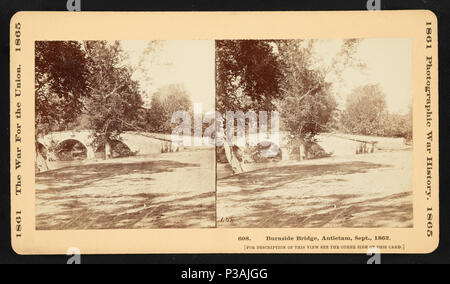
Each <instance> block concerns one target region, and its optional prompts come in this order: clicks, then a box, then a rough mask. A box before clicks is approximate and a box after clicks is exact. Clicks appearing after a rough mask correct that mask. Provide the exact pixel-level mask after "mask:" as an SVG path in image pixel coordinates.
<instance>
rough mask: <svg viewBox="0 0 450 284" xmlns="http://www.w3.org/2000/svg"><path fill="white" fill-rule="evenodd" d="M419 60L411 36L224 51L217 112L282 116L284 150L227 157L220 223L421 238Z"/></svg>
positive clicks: (247, 45) (238, 45)
mask: <svg viewBox="0 0 450 284" xmlns="http://www.w3.org/2000/svg"><path fill="white" fill-rule="evenodd" d="M411 56H412V45H411V40H410V39H401V38H398V39H344V40H229V41H227V40H224V41H217V42H216V65H217V73H216V80H217V82H216V88H217V106H218V110H219V111H221V112H225V111H229V110H232V111H239V110H242V111H244V112H247V111H255V112H258V111H272V112H276V113H279V123H278V124H279V127H277V129H272V130H271V132H272V135H273V134H274V133H275V134H276V135H277V141H272V140H271V137H270V135H266V136H265V137H266V138H263V139H261V136H260V137H259V139H260V140H259V144H256V145H249V143H246V144H242V145H240V146H239V147H238V146H236V145H235V146H233V147H231V146H229V145H224V146H223V147H220V148H218V167H217V168H218V181H217V212H218V219H217V220H218V225H219V226H220V227H237V228H322V227H323V228H327V227H331V228H334V227H335V228H351V227H359V228H376V227H381V228H382V227H392V228H411V227H412V226H413V187H412V181H413V177H412V170H413V148H412V144H413V143H412V138H413V127H412V117H413V114H412V84H411V78H412V62H411ZM255 121H256V119H255ZM251 123H252V122H251V121H250V120H246V126H247V128H249V127H250V126H249V125H250V124H251ZM259 123H260V124H261V121H259ZM260 124H259V125H260ZM278 124H277V126H278ZM247 133H249V131H248V129H247ZM234 134H236V133H234ZM264 139H266V140H264ZM247 142H248V140H247ZM227 147H229V148H230V149H229V150H228V151H227V149H224V148H227ZM268 148H272V149H273V151H274V153H275V155H273V156H271V157H264V156H263V155H261V151H262V150H263V149H268Z"/></svg>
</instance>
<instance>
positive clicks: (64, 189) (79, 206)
mask: <svg viewBox="0 0 450 284" xmlns="http://www.w3.org/2000/svg"><path fill="white" fill-rule="evenodd" d="M215 214H216V208H215V153H214V150H213V149H201V150H192V151H186V152H179V153H168V154H161V155H154V156H142V157H131V158H123V159H113V160H108V161H96V162H93V163H90V164H85V165H78V166H72V167H66V168H62V169H59V170H54V171H49V172H45V173H39V174H37V175H36V228H37V230H87V229H120V228H123V229H150V228H205V227H213V226H215Z"/></svg>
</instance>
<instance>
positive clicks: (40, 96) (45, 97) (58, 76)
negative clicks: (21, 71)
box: [35, 41, 88, 171]
mask: <svg viewBox="0 0 450 284" xmlns="http://www.w3.org/2000/svg"><path fill="white" fill-rule="evenodd" d="M87 77H88V68H87V59H86V54H85V52H84V50H83V49H82V45H81V43H79V42H76V41H36V44H35V130H36V131H35V133H36V134H35V135H36V136H35V141H36V169H37V170H39V171H43V170H47V169H48V166H47V163H46V160H45V159H44V157H43V156H42V153H41V152H40V151H39V146H38V145H37V144H38V143H37V141H38V138H39V137H40V136H42V135H45V134H47V133H48V132H50V131H53V130H60V129H64V128H65V127H67V125H68V124H69V123H71V122H73V121H74V120H75V119H76V118H77V116H78V115H79V114H80V113H81V111H82V108H83V102H82V99H83V98H84V97H86V95H87V85H86V79H87Z"/></svg>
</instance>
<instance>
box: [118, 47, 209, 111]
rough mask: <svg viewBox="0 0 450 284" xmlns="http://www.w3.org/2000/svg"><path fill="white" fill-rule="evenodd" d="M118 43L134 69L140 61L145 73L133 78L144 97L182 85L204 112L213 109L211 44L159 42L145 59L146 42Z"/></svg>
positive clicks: (139, 72)
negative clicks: (145, 94)
mask: <svg viewBox="0 0 450 284" xmlns="http://www.w3.org/2000/svg"><path fill="white" fill-rule="evenodd" d="M121 43H122V47H123V49H124V51H125V52H127V53H128V55H129V62H130V63H131V64H132V65H134V66H136V65H138V64H139V62H140V61H141V62H142V69H143V70H145V72H147V74H144V73H143V72H142V71H140V70H138V71H136V72H135V75H134V76H135V79H136V80H138V81H140V83H141V87H142V89H143V90H144V91H145V92H146V93H147V94H149V95H151V94H153V93H154V92H155V91H156V90H157V89H159V88H160V87H163V86H166V85H170V84H182V85H184V87H185V89H186V90H187V92H188V94H189V96H190V97H191V100H192V102H193V103H202V104H203V111H204V112H206V111H210V110H214V108H215V83H214V82H215V76H214V61H215V50H214V48H215V46H214V41H206V40H173V41H172V40H171V41H160V42H158V43H159V45H158V46H157V47H156V50H155V51H154V52H151V53H149V55H148V56H143V54H144V51H145V50H146V48H147V46H148V44H149V42H148V41H122V42H121ZM148 79H150V80H148ZM145 100H148V99H145ZM147 103H148V101H147Z"/></svg>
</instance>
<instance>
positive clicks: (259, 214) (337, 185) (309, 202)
mask: <svg viewBox="0 0 450 284" xmlns="http://www.w3.org/2000/svg"><path fill="white" fill-rule="evenodd" d="M266 167H268V168H265V169H259V170H256V171H253V172H248V173H245V174H241V175H236V176H231V177H228V178H222V179H220V180H218V188H217V200H218V203H217V212H218V226H219V227H240V228H316V227H337V228H351V227H353V228H354V227H365V228H378V227H395V228H403V227H412V226H413V208H412V151H410V150H407V151H406V150H405V151H394V152H380V153H375V154H367V155H358V156H348V157H340V158H337V157H336V158H328V159H321V160H314V161H306V162H301V163H298V162H287V163H284V162H280V163H274V164H268V165H266ZM219 176H220V175H219Z"/></svg>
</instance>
